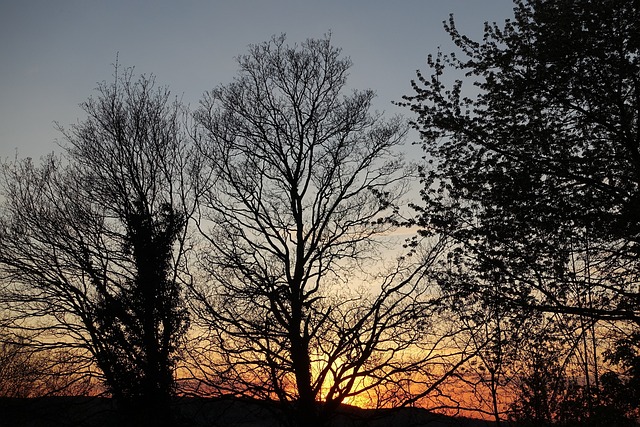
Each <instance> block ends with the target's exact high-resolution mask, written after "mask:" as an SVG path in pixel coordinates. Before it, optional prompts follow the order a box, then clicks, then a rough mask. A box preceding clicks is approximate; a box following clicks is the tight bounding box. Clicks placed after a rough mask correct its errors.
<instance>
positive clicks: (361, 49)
mask: <svg viewBox="0 0 640 427" xmlns="http://www.w3.org/2000/svg"><path fill="white" fill-rule="evenodd" d="M450 13H453V14H454V17H455V19H456V22H457V26H458V28H459V29H460V30H461V31H462V32H463V33H465V34H468V35H470V36H473V37H474V38H476V39H480V38H481V36H482V29H483V24H484V22H485V21H489V22H494V21H495V22H498V23H502V22H504V20H505V19H506V18H510V17H511V16H512V15H513V4H512V1H511V0H315V1H314V0H210V1H195V0H194V1H191V0H183V1H177V0H176V1H168V0H155V1H151V0H148V1H142V0H104V1H97V0H2V1H0V58H1V59H0V159H3V160H6V159H7V158H12V157H14V156H15V154H16V150H17V153H18V156H19V157H27V156H30V157H35V158H39V157H40V156H42V155H44V154H47V153H49V152H51V151H59V149H58V147H57V145H56V144H55V140H56V139H57V138H60V134H59V133H58V132H57V131H56V130H55V125H54V122H58V123H60V124H61V125H63V126H67V125H69V124H72V123H75V122H77V121H78V120H82V119H83V117H84V116H83V112H82V110H81V109H80V108H79V106H78V104H80V103H81V102H83V101H84V100H86V99H87V98H88V97H89V96H90V95H94V94H95V91H94V89H95V87H96V86H97V82H99V81H103V80H107V81H108V80H111V78H112V77H111V76H112V72H113V67H112V64H113V63H114V62H115V59H116V54H117V55H118V57H119V62H120V64H121V65H122V66H126V67H128V66H135V70H136V73H145V74H150V73H152V74H154V75H155V76H156V79H157V82H158V83H159V84H161V85H168V86H169V87H170V89H171V91H172V92H173V93H174V94H177V95H179V96H182V98H183V100H184V101H185V102H186V103H189V104H191V105H192V106H195V105H196V104H197V103H198V100H199V99H200V97H201V95H202V93H203V92H205V91H206V90H209V89H212V88H213V87H215V86H217V85H220V84H225V83H228V82H229V81H230V80H231V79H232V78H233V77H234V76H235V74H236V70H237V67H236V62H235V60H234V58H235V57H236V56H238V55H241V54H244V53H246V52H247V45H249V44H252V43H260V42H262V41H266V40H268V39H270V38H271V36H272V35H279V34H281V33H286V35H287V40H288V42H289V43H295V42H298V41H302V40H304V39H306V38H309V37H312V38H319V37H322V36H323V35H324V34H325V33H327V32H328V31H331V33H332V40H333V43H334V44H335V45H336V46H338V47H341V48H342V49H343V54H344V55H346V56H349V57H351V59H352V61H353V63H354V65H353V68H352V69H351V73H350V77H349V85H350V86H352V87H354V88H358V89H367V88H371V89H374V90H375V91H376V93H377V95H378V97H377V100H376V108H377V109H379V110H384V111H385V112H388V113H398V112H400V113H403V111H401V110H400V109H398V108H397V107H394V106H393V105H392V104H391V102H392V101H394V100H396V101H397V100H400V98H401V97H402V95H404V94H409V93H410V92H411V87H410V81H411V79H412V78H413V77H414V76H415V71H416V70H417V69H422V70H425V69H426V66H425V58H426V56H427V55H428V54H429V53H435V52H436V51H437V49H438V47H440V48H441V49H442V50H443V51H445V52H448V51H450V50H452V49H453V45H452V43H451V41H450V39H449V38H448V36H447V34H446V33H445V31H444V30H443V27H442V21H444V20H447V19H448V16H449V14H450Z"/></svg>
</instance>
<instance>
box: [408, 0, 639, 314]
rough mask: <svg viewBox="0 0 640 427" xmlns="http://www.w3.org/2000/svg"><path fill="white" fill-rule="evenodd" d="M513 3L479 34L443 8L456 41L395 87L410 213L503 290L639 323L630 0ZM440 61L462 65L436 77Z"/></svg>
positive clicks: (563, 308)
mask: <svg viewBox="0 0 640 427" xmlns="http://www.w3.org/2000/svg"><path fill="white" fill-rule="evenodd" d="M514 10H515V20H513V21H507V22H505V24H504V26H499V25H497V24H493V25H489V24H486V25H485V35H484V38H483V40H482V41H481V42H476V41H473V40H470V39H469V38H468V37H466V36H464V35H462V34H460V33H459V32H458V31H457V29H456V27H455V25H454V21H453V18H451V20H450V22H449V24H448V25H445V28H446V30H447V31H448V33H449V34H450V35H451V37H452V39H453V41H454V42H455V43H456V45H457V47H458V48H459V49H460V51H461V52H462V54H461V55H442V54H438V55H437V56H435V57H431V56H430V57H429V60H428V62H429V65H430V67H431V69H432V71H433V74H432V75H431V76H430V77H426V76H425V75H423V74H422V73H418V79H417V81H415V82H413V88H414V90H415V95H413V96H409V97H406V98H405V102H404V103H403V105H405V106H407V107H410V108H411V109H412V111H414V112H415V113H416V120H415V123H414V124H415V127H416V129H418V130H419V131H420V133H421V136H422V139H423V145H424V150H425V153H426V159H427V160H428V161H429V163H430V164H429V165H428V166H426V167H425V168H424V169H423V178H422V179H423V184H424V190H423V201H424V204H422V205H421V206H416V209H417V210H418V212H419V218H418V223H419V224H420V225H421V226H422V227H423V233H424V234H430V233H444V234H446V235H448V236H450V237H451V238H452V239H454V240H456V241H457V242H459V243H460V251H461V254H460V256H459V260H461V262H464V263H465V264H466V265H467V266H468V267H469V268H471V269H473V270H474V271H476V272H479V273H480V274H481V275H483V276H485V277H489V278H490V277H494V276H497V275H498V276H500V278H501V281H502V285H501V286H499V287H484V288H482V289H478V290H479V291H482V292H485V293H487V294H492V295H493V296H494V297H495V298H496V299H497V300H498V301H502V303H507V302H511V303H514V304H517V305H523V306H528V307H533V308H537V309H540V310H544V311H552V312H565V313H573V314H578V315H580V316H584V317H589V318H595V319H610V320H622V321H631V322H634V323H635V324H636V325H638V324H640V295H639V294H638V282H637V277H638V272H639V271H640V268H639V267H640V263H639V261H640V258H639V256H638V254H639V251H640V250H639V248H640V246H639V245H640V240H639V237H638V236H640V234H639V233H638V231H639V230H640V222H639V221H638V218H640V211H639V210H638V207H639V206H640V204H639V203H638V200H640V192H639V189H640V179H639V177H640V139H639V137H638V135H640V127H639V122H640V120H639V112H640V103H639V102H638V99H640V96H639V88H640V62H639V60H638V58H639V55H638V53H639V50H640V31H639V29H640V27H639V25H640V24H639V22H640V19H639V18H640V8H639V4H638V2H634V1H616V0H606V1H595V0H594V1H590V0H586V1H582V0H581V1H577V0H575V1H574V0H551V1H548V0H545V1H542V0H530V1H521V0H517V1H515V9H514ZM447 73H451V76H452V78H453V76H454V75H458V74H457V73H460V75H464V76H465V77H464V78H463V79H462V80H457V81H455V82H454V83H452V84H451V85H448V84H445V80H446V79H447V77H448V74H447ZM468 81H471V82H472V83H473V85H474V86H475V88H473V89H472V90H471V91H470V92H467V93H470V94H472V95H470V96H465V95H464V94H465V91H466V86H463V84H464V83H465V82H468ZM489 282H491V281H489Z"/></svg>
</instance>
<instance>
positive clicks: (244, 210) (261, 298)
mask: <svg viewBox="0 0 640 427" xmlns="http://www.w3.org/2000/svg"><path fill="white" fill-rule="evenodd" d="M238 64H239V69H240V71H239V75H238V77H237V78H236V79H235V81H234V82H233V83H230V84H228V85H224V86H220V87H218V88H216V89H214V90H212V91H210V92H208V93H207V94H206V95H205V97H204V99H203V100H202V102H201V107H200V109H199V110H198V112H197V114H196V118H197V121H198V122H199V124H200V129H201V134H200V136H201V138H202V139H201V141H200V143H199V149H200V153H201V156H202V158H203V159H205V160H203V164H204V167H203V179H202V183H203V186H202V187H201V189H200V191H199V193H198V194H199V196H198V197H199V201H200V208H201V211H202V218H201V220H200V227H201V230H202V232H203V236H204V238H205V239H206V240H207V242H208V245H209V248H208V250H207V251H206V252H205V253H204V254H203V257H202V259H201V261H202V262H201V264H202V266H203V267H204V268H205V270H206V276H205V278H203V279H202V283H201V284H200V285H197V286H195V287H194V292H195V293H196V296H197V300H198V301H199V305H198V307H197V310H198V311H197V313H198V315H197V316H196V319H197V320H198V321H199V320H200V319H202V320H204V323H203V325H202V326H203V328H207V329H209V330H211V335H210V337H209V339H210V340H211V345H210V347H209V350H211V349H213V350H214V351H216V349H217V350H219V352H218V353H217V354H215V353H210V355H209V363H208V364H206V366H207V367H208V369H211V370H212V372H215V375H214V376H213V378H214V380H215V381H216V384H215V385H216V386H217V387H220V388H221V389H222V390H224V391H226V392H231V393H236V394H241V395H249V396H254V397H261V398H267V399H276V400H278V401H280V402H281V403H282V407H283V408H284V409H285V411H286V412H287V413H288V414H290V415H291V418H290V420H292V422H294V423H296V424H297V425H305V426H311V425H319V424H322V423H323V422H325V421H327V420H328V418H329V417H330V415H331V414H332V413H333V411H335V409H336V408H337V407H338V405H339V404H340V403H341V402H344V401H345V400H346V399H350V398H353V397H354V396H356V395H358V394H362V395H365V396H366V395H367V393H368V392H370V393H373V392H374V391H376V392H378V393H379V394H378V397H379V398H380V399H382V400H384V399H387V401H388V400H389V399H392V400H396V401H403V399H404V398H405V397H406V396H407V395H409V394H410V393H409V391H408V390H407V389H406V387H405V385H406V384H407V381H408V380H407V378H411V376H412V375H414V374H415V375H417V374H418V373H419V372H420V369H421V368H422V366H423V365H424V364H425V360H426V359H427V358H426V356H425V355H423V354H419V353H418V352H413V353H410V352H405V350H408V349H410V348H414V349H415V347H416V346H418V345H419V344H420V343H421V342H422V341H421V339H422V338H423V336H424V335H425V334H426V332H427V331H428V327H427V324H426V322H425V321H424V319H425V318H426V314H428V313H431V310H432V305H431V302H430V300H429V299H428V298H426V296H425V295H424V293H423V291H424V288H425V287H426V285H425V283H426V282H425V281H420V280H418V279H419V278H420V276H421V275H423V274H424V269H421V268H418V269H415V268H413V267H412V265H411V264H410V263H409V262H408V261H409V260H410V259H409V258H407V259H405V260H404V261H399V262H398V264H397V265H396V266H395V267H394V268H393V269H392V270H393V271H392V272H391V273H390V274H385V275H383V276H380V274H381V273H382V272H383V268H382V266H383V265H384V263H383V262H382V261H381V260H380V259H379V256H378V253H379V252H380V251H382V250H385V249H384V246H381V245H382V244H384V243H385V241H387V242H388V240H389V238H390V236H389V233H390V232H391V231H392V230H393V229H394V224H393V220H394V219H396V220H397V213H396V211H395V208H394V205H395V204H396V203H397V202H398V201H399V198H400V197H401V196H402V194H403V193H404V189H405V185H406V181H405V169H404V165H403V162H402V160H401V157H400V156H399V155H398V153H397V150H396V149H397V148H398V147H399V146H400V144H401V143H402V141H403V140H404V138H405V134H406V131H407V126H406V125H405V124H403V122H402V120H400V119H399V118H394V119H391V120H389V121H385V120H383V119H382V118H381V117H380V115H379V114H377V113H375V114H371V113H370V112H369V110H370V108H371V101H372V99H373V97H374V94H373V92H372V91H370V90H366V91H353V92H351V93H345V89H346V79H347V72H348V69H349V67H350V66H351V62H350V60H349V59H347V58H342V57H340V50H339V49H337V48H335V47H333V46H332V44H331V41H330V38H329V37H327V38H324V39H309V40H307V41H305V42H303V43H301V44H300V45H294V46H290V45H288V44H286V40H285V37H284V36H282V37H275V38H273V39H272V40H270V41H269V42H266V43H262V44H258V45H253V46H251V47H250V49H249V54H247V55H244V56H241V57H239V59H238ZM438 253H439V249H438V247H437V246H435V247H433V248H432V249H431V250H429V251H426V252H425V253H424V254H422V255H424V256H425V257H427V258H428V259H433V258H434V257H436V256H437V254H438ZM418 256H419V255H418V254H417V253H416V255H415V257H416V258H417V257H418ZM428 263H429V261H428V260H422V264H423V265H428ZM372 283H373V285H371V284H372ZM376 289H378V290H376ZM416 350H419V349H416ZM212 354H213V355H212ZM202 366H205V365H202ZM403 381H404V382H403Z"/></svg>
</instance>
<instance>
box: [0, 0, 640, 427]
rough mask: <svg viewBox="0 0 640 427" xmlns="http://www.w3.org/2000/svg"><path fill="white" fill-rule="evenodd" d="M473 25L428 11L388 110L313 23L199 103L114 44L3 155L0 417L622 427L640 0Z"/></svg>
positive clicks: (530, 12) (632, 418) (249, 60)
mask: <svg viewBox="0 0 640 427" xmlns="http://www.w3.org/2000/svg"><path fill="white" fill-rule="evenodd" d="M484 28H485V30H484V36H483V39H482V40H480V41H476V40H471V39H470V38H468V37H467V36H465V35H464V34H461V33H460V32H459V31H458V29H457V28H456V25H455V20H454V18H453V17H451V19H450V20H449V21H448V22H445V24H444V29H445V31H446V32H447V33H448V34H449V35H450V37H451V39H452V41H453V43H454V45H455V48H454V49H455V52H452V53H450V54H445V53H444V52H440V51H439V52H437V53H435V54H433V55H430V56H429V57H428V59H427V66H428V70H427V71H424V72H423V71H418V73H417V76H416V79H415V80H414V81H412V82H411V88H412V94H411V95H407V96H404V97H402V100H401V101H399V102H398V103H397V105H400V106H402V107H405V108H406V110H407V112H409V113H410V114H411V116H410V118H409V120H406V119H404V118H402V117H392V118H385V117H384V116H383V115H382V114H380V113H378V112H375V111H372V108H371V107H372V102H373V99H374V96H375V95H374V92H373V90H369V89H367V90H350V89H348V86H347V78H348V73H349V69H350V67H351V66H352V63H351V60H350V59H349V58H348V57H346V56H343V55H342V52H341V50H340V49H339V48H337V47H336V46H334V45H333V43H332V39H331V35H330V34H327V35H325V36H324V37H323V38H319V39H308V40H305V41H303V42H300V43H297V44H289V43H287V40H286V37H285V36H284V35H282V36H274V37H273V38H271V39H270V40H269V41H266V42H264V43H259V44H255V45H251V46H250V47H249V48H248V52H247V53H246V54H245V55H242V56H240V57H238V59H237V61H238V75H237V77H236V78H235V79H234V80H233V81H232V82H231V83H228V84H223V85H219V86H216V87H215V88H213V89H211V90H210V91H208V92H206V93H205V94H204V95H203V96H202V99H201V101H200V104H199V105H198V107H197V108H196V109H195V110H194V111H190V110H189V108H187V107H186V106H185V105H183V104H182V103H181V101H180V99H179V98H176V97H175V96H174V95H172V94H171V92H170V90H169V89H168V88H166V87H162V86H159V85H157V83H156V80H155V78H154V77H153V76H149V75H140V76H137V75H135V74H134V71H133V69H132V68H123V67H122V66H120V65H119V64H117V63H116V65H115V66H114V76H113V81H112V82H103V83H101V84H99V86H98V88H97V91H96V94H95V96H92V97H90V98H88V100H87V101H86V102H84V103H83V104H82V108H83V110H84V113H85V117H84V118H83V119H82V120H80V121H78V122H77V123H76V124H75V125H71V126H69V127H62V126H59V130H60V132H61V135H62V142H61V144H60V150H61V152H60V153H52V154H50V155H48V156H45V157H43V158H42V159H41V160H40V161H39V162H35V161H34V160H33V159H30V158H27V159H19V158H17V157H16V158H15V159H13V160H6V161H3V162H2V168H1V173H0V201H1V207H0V303H1V305H0V307H2V308H1V311H0V396H2V397H3V400H2V405H3V412H4V414H5V416H4V417H2V418H1V419H2V421H0V423H3V422H9V423H10V425H47V423H53V424H55V425H63V424H65V423H66V424H67V425H82V424H84V425H96V426H98V425H124V426H127V425H131V426H133V425H136V426H139V425H149V426H174V425H286V426H305V427H320V426H328V425H345V426H346V425H372V426H377V425H481V424H482V423H489V421H486V422H485V421H478V420H475V421H470V420H468V419H467V418H465V417H469V416H473V417H476V418H482V419H486V420H490V422H491V423H493V424H492V425H518V426H543V425H559V426H574V425H575V426H578V425H584V426H594V427H595V426H636V425H637V424H638V420H639V419H640V329H639V326H640V293H639V289H640V285H639V280H638V278H639V277H640V94H639V90H640V55H639V51H640V8H639V4H638V2H634V1H621V0H599V1H596V0H514V16H513V18H512V19H510V20H507V21H505V22H504V23H501V24H498V23H486V24H485V27H484ZM412 129H413V131H414V132H415V133H416V134H417V135H419V137H420V144H419V145H420V146H421V149H422V152H421V153H420V154H419V156H422V160H421V161H419V162H413V161H406V160H405V154H407V153H410V152H412V150H416V149H417V148H416V147H413V148H412V147H410V146H408V145H405V142H407V141H406V140H407V138H408V136H409V135H411V130H412ZM414 154H415V153H414ZM407 157H409V155H408V154H407ZM411 157H415V156H411ZM68 396H75V397H68ZM82 396H84V397H82ZM88 396H92V397H88ZM260 402H261V403H260ZM349 405H352V406H349ZM357 406H359V407H362V408H360V409H358V408H357ZM365 408H366V409H365ZM356 415H357V416H356ZM445 415H446V416H450V417H451V418H443V417H444V416H445ZM454 417H456V418H455V419H454ZM456 423H458V424H456ZM465 423H466V424H465Z"/></svg>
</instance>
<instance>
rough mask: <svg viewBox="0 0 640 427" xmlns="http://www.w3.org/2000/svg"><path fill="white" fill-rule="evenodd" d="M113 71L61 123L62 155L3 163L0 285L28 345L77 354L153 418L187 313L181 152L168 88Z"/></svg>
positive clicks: (164, 412)
mask: <svg viewBox="0 0 640 427" xmlns="http://www.w3.org/2000/svg"><path fill="white" fill-rule="evenodd" d="M119 72H121V70H119V69H118V67H117V66H116V72H115V79H114V81H113V83H110V84H107V83H102V84H100V85H99V87H98V96H97V98H89V100H88V101H87V102H85V103H83V104H82V108H83V109H84V111H85V112H86V114H87V117H86V119H84V121H82V122H79V123H78V124H76V125H74V126H72V127H71V128H69V129H63V128H60V130H61V131H62V133H63V135H64V138H65V141H66V142H65V144H64V145H63V148H64V153H65V155H64V156H55V155H50V156H48V157H46V158H44V159H43V160H42V164H41V165H40V166H37V165H35V164H34V163H33V162H32V161H31V159H25V160H16V161H14V162H11V163H6V164H4V165H3V169H2V172H3V173H2V189H3V197H4V202H3V206H2V215H1V217H0V230H1V232H0V274H1V277H0V283H2V286H3V293H2V295H3V298H4V303H6V304H7V305H6V306H7V308H8V309H9V311H10V312H11V314H12V324H11V325H10V326H11V327H13V328H22V329H23V330H30V331H32V333H33V334H34V335H33V336H34V337H35V338H34V339H33V340H32V342H31V343H30V344H33V345H36V344H37V345H39V346H40V347H49V348H76V349H79V350H83V351H84V354H85V356H86V357H88V358H89V359H90V360H93V361H94V362H95V364H97V366H98V367H99V368H100V370H101V372H102V375H103V376H104V380H105V381H106V385H107V386H108V389H109V391H110V393H111V394H112V395H113V396H114V397H115V398H116V399H118V401H119V402H120V404H121V405H123V408H129V409H132V410H133V409H134V408H135V409H136V410H139V411H140V412H141V413H144V416H145V417H146V420H147V421H150V422H151V423H154V422H155V423H156V424H158V425H161V424H164V423H167V422H168V421H169V419H170V417H169V414H168V410H169V405H168V403H169V399H170V397H171V396H172V393H173V391H174V390H173V388H174V365H175V355H176V348H177V346H178V345H179V343H180V340H181V339H182V337H183V334H184V332H185V330H186V327H187V320H188V319H187V312H186V309H185V307H184V302H183V297H182V290H181V280H182V277H183V274H182V271H183V269H184V267H185V265H186V264H185V263H186V259H185V256H186V247H185V239H186V222H187V219H188V217H189V215H190V212H189V210H188V207H187V206H188V199H189V184H188V182H187V181H186V178H185V177H186V173H187V171H186V169H185V167H186V164H187V161H188V160H189V156H190V151H189V146H188V144H187V138H186V136H185V132H184V127H183V126H184V122H183V119H184V117H185V111H184V109H183V108H182V106H181V105H180V103H179V102H178V101H174V100H172V98H171V95H170V92H169V91H168V89H166V88H156V87H155V82H154V78H153V77H146V76H140V77H139V78H138V79H137V80H136V79H134V78H133V70H131V69H129V70H125V71H124V73H120V74H119ZM129 415H133V413H131V414H129Z"/></svg>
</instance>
